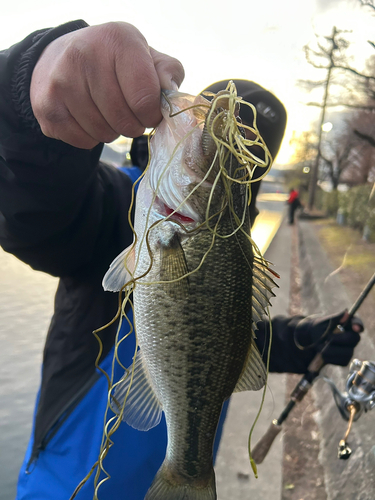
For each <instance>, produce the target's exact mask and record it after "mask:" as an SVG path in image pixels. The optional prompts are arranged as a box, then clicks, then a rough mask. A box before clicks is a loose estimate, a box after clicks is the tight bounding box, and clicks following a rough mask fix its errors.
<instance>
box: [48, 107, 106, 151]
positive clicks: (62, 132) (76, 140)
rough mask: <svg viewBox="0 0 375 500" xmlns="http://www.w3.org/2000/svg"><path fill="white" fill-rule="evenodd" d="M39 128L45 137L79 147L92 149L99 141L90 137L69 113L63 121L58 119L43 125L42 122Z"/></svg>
mask: <svg viewBox="0 0 375 500" xmlns="http://www.w3.org/2000/svg"><path fill="white" fill-rule="evenodd" d="M40 128H41V130H42V132H43V134H44V135H45V136H46V137H50V138H52V139H57V140H59V141H63V142H66V143H67V144H70V145H71V146H74V147H75V148H79V149H92V148H94V147H95V146H97V145H98V144H99V142H100V141H98V140H97V139H95V138H94V137H91V136H90V135H89V134H88V133H87V132H86V131H85V130H84V129H83V128H82V127H81V126H80V125H79V124H78V123H77V121H76V120H75V119H74V118H73V117H72V116H71V115H69V116H67V117H66V118H65V119H64V120H63V121H62V120H61V119H60V121H59V123H57V124H56V123H55V124H53V122H52V121H49V122H48V123H47V124H46V126H45V127H44V125H43V122H42V123H40Z"/></svg>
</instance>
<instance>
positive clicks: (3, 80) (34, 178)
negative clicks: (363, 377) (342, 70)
mask: <svg viewBox="0 0 375 500" xmlns="http://www.w3.org/2000/svg"><path fill="white" fill-rule="evenodd" d="M183 77H184V71H183V67H182V65H181V64H180V63H179V62H178V61H177V60H176V59H174V58H172V57H170V56H168V55H166V54H162V53H160V52H158V51H156V50H155V49H153V48H152V47H149V46H148V44H147V41H146V40H145V38H144V36H143V35H142V34H141V33H140V32H139V31H138V30H137V29H136V28H135V27H134V26H132V25H129V24H127V23H106V24H103V25H98V26H88V25H87V24H86V23H85V22H84V21H73V22H69V23H66V24H63V25H61V26H58V27H56V28H50V29H42V30H39V31H37V32H34V33H32V34H30V35H29V36H27V37H26V38H25V39H24V40H22V41H21V42H20V43H18V44H15V45H13V46H12V47H11V48H9V49H8V50H4V51H2V52H0V244H1V246H2V247H3V249H4V250H5V251H7V252H11V253H12V254H14V255H15V256H17V257H18V258H19V259H21V260H22V261H24V262H26V263H27V264H29V265H30V266H31V267H32V268H33V269H36V270H40V271H43V272H45V273H49V274H51V275H53V276H57V277H59V285H58V288H57V291H56V297H55V311H54V315H53V318H52V321H51V324H50V327H49V330H48V334H47V338H46V344H45V348H44V353H43V367H42V376H41V384H40V389H39V391H38V395H37V400H36V406H35V414H34V420H33V428H32V434H31V438H30V443H29V446H28V449H27V451H26V456H25V460H24V463H23V465H22V468H21V471H20V474H19V481H18V488H17V500H28V499H37V500H51V498H53V499H54V500H69V498H70V496H71V495H72V494H73V492H74V490H75V488H76V487H77V485H78V484H79V483H80V482H81V481H82V479H83V478H84V477H85V476H86V474H88V473H89V471H90V470H91V468H92V466H93V464H94V463H95V462H96V461H97V459H98V455H99V450H100V444H101V439H102V433H103V423H104V414H105V408H106V405H107V389H108V386H107V380H106V378H105V377H104V375H103V374H102V373H101V372H100V371H99V370H97V368H96V366H95V363H96V360H97V357H98V354H99V346H98V341H97V339H96V338H95V337H94V336H93V335H92V332H93V331H94V330H96V329H97V328H99V327H101V326H103V325H106V324H107V323H109V322H110V321H111V320H112V319H113V317H114V316H115V314H116V311H117V307H118V297H117V295H116V294H112V293H108V292H104V291H103V289H102V285H101V283H102V279H103V276H104V274H105V272H106V271H107V269H108V267H109V265H110V263H111V262H112V260H113V259H114V258H115V257H116V256H117V255H118V254H119V253H120V252H121V251H122V250H123V249H124V248H126V247H127V246H129V244H130V243H131V242H132V238H133V234H132V231H131V228H130V225H129V221H128V210H129V206H130V200H131V197H132V195H131V193H132V183H133V180H134V179H131V178H130V177H129V175H127V174H126V173H125V172H122V171H121V170H120V169H118V168H113V167H111V166H108V165H105V164H104V163H102V162H100V160H99V159H100V154H101V151H102V148H103V143H106V142H111V141H113V140H115V139H116V138H117V137H118V136H119V135H124V136H127V137H139V136H141V135H142V134H143V133H144V130H145V128H152V127H155V126H157V125H158V123H159V122H160V120H161V118H162V116H161V111H160V95H161V89H177V88H178V86H179V85H180V84H181V82H182V80H183ZM242 82H243V86H242V87H241V90H240V93H241V95H243V96H244V98H246V99H248V100H250V101H251V102H254V105H256V107H257V110H258V122H259V123H258V128H259V130H260V132H261V134H262V135H264V137H265V141H266V143H267V145H268V147H269V149H270V151H271V153H272V155H273V157H275V156H276V154H277V151H278V149H279V147H280V143H281V140H282V136H283V134H284V128H285V116H286V114H285V110H284V111H282V110H283V109H284V108H283V106H282V104H281V103H280V101H278V99H277V98H276V97H275V96H273V95H272V94H271V93H270V92H268V91H266V90H265V89H263V88H262V87H260V86H259V85H256V84H254V83H253V82H247V83H246V81H245V80H242ZM247 90H248V93H247V94H246V92H247ZM256 93H258V94H257V95H258V98H257V97H256ZM278 110H279V111H278ZM139 167H140V168H142V167H141V165H139ZM254 189H257V188H254ZM255 198H256V191H254V193H253V200H252V207H251V213H252V219H254V218H255V216H256V207H255ZM127 312H128V315H129V317H130V319H131V311H127ZM345 318H346V313H345V312H340V313H338V314H336V315H334V316H330V317H328V318H320V319H319V318H315V319H313V320H311V319H306V318H303V317H302V316H298V317H292V318H287V317H281V316H280V317H276V318H273V320H272V326H273V338H274V341H273V344H272V349H271V360H270V369H271V371H277V372H282V371H283V372H285V371H287V372H294V373H303V372H305V371H306V368H307V366H308V365H309V363H310V361H311V359H312V358H313V357H314V355H315V353H316V350H317V349H319V348H320V346H321V342H322V341H323V339H322V336H323V334H324V332H325V331H326V328H327V326H328V325H330V324H338V323H343V322H344V321H345ZM269 326H270V325H269V323H268V322H267V321H262V322H260V323H259V324H258V328H259V329H258V331H257V343H258V346H259V348H260V352H267V348H266V346H267V343H268V339H269V336H268V330H269ZM249 328H250V325H249ZM362 329H363V326H362V325H361V324H360V322H359V321H358V320H353V321H352V322H351V323H350V324H348V325H346V326H345V332H344V333H342V334H340V335H337V336H335V337H336V338H335V340H334V342H332V344H331V346H330V348H329V349H327V351H326V352H325V354H324V356H325V358H324V359H325V362H326V363H336V364H341V365H345V364H347V363H348V362H349V360H350V358H351V356H352V354H353V349H354V347H355V345H356V344H357V343H358V341H359V338H360V337H359V332H360V331H361V330H362ZM116 331H117V325H116V324H111V325H110V326H109V327H108V328H105V329H104V330H102V331H101V332H99V334H98V335H99V337H100V340H101V345H102V350H101V351H100V357H99V360H98V362H99V366H100V368H101V369H103V370H105V371H106V372H108V373H109V372H110V370H111V363H112V359H113V354H114V341H115V336H116ZM128 331H129V326H128V324H127V322H124V324H123V327H122V330H121V332H120V336H124V335H126V334H127V333H128ZM15 333H17V332H15ZM19 333H20V334H22V333H23V332H19ZM295 336H296V337H297V339H298V341H299V343H300V344H303V345H306V346H307V345H312V346H313V347H312V348H311V349H306V350H302V351H301V350H299V349H298V347H297V345H296V343H295V342H294V338H295ZM134 347H135V341H134V335H133V336H131V337H129V338H128V339H126V340H125V341H124V342H122V343H121V346H120V349H119V352H118V355H119V358H120V359H121V361H122V363H123V364H124V365H125V366H129V365H130V363H131V359H132V356H133V353H134ZM122 374H123V370H122V368H120V367H118V371H116V372H115V374H114V380H115V381H116V380H118V379H119V377H121V376H122ZM111 416H113V414H110V415H109V418H110V417H111ZM224 418H225V409H224V411H223V417H222V420H221V422H220V424H219V431H218V439H217V441H216V445H215V453H216V450H217V445H218V442H219V438H220V432H221V429H222V423H223V419H224ZM113 442H114V444H113V446H112V447H111V448H110V450H109V453H108V456H107V457H106V459H105V462H104V467H105V469H106V470H107V472H108V473H109V475H110V476H111V477H110V480H108V481H106V482H105V483H104V484H103V485H102V486H101V488H100V490H99V498H100V499H101V500H113V499H115V498H119V497H121V499H123V500H143V498H144V495H145V493H146V491H147V490H148V488H149V486H150V484H151V482H152V479H153V477H154V475H155V473H156V471H157V470H158V468H159V466H160V464H161V462H162V460H163V458H164V454H165V448H166V428H165V421H164V419H163V420H162V422H161V423H160V425H159V426H157V427H155V428H154V429H151V430H150V431H148V432H139V431H136V430H134V429H132V428H131V427H129V426H128V425H126V424H125V423H123V424H122V425H120V427H119V429H118V431H117V432H116V433H115V434H114V436H113ZM103 477H104V476H102V478H103ZM93 493H94V488H93V476H91V477H90V479H89V480H88V481H87V482H86V483H85V485H84V486H83V487H82V489H81V490H80V491H79V492H78V494H77V496H76V499H77V500H91V499H92V498H93Z"/></svg>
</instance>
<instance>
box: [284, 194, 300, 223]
mask: <svg viewBox="0 0 375 500" xmlns="http://www.w3.org/2000/svg"><path fill="white" fill-rule="evenodd" d="M287 204H288V218H289V224H294V215H295V211H296V210H297V209H298V208H301V207H302V203H301V202H300V199H299V193H298V191H297V190H296V189H295V188H292V189H291V190H290V191H289V198H288V200H287Z"/></svg>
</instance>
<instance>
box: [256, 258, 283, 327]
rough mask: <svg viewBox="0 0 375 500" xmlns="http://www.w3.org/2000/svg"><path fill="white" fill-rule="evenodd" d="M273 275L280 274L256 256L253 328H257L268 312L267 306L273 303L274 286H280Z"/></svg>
mask: <svg viewBox="0 0 375 500" xmlns="http://www.w3.org/2000/svg"><path fill="white" fill-rule="evenodd" d="M273 276H277V277H278V275H277V274H276V273H273V272H272V271H271V270H270V269H269V267H268V262H266V261H263V260H261V259H258V258H256V257H255V258H254V262H253V283H252V318H253V328H254V329H256V328H257V326H256V324H257V323H258V321H261V320H262V318H263V316H264V315H266V314H267V307H268V306H270V305H271V302H270V300H271V299H272V297H275V294H274V293H273V291H272V288H279V286H278V285H277V284H276V283H275V281H274V280H273Z"/></svg>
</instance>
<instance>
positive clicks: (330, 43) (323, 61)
mask: <svg viewBox="0 0 375 500" xmlns="http://www.w3.org/2000/svg"><path fill="white" fill-rule="evenodd" d="M342 33H343V32H342V31H340V30H338V29H337V28H336V27H335V26H334V27H333V28H332V34H331V35H330V36H325V37H323V40H319V39H318V40H317V47H318V48H317V50H315V49H312V48H311V47H309V46H305V47H304V50H305V56H306V59H307V61H308V62H309V63H310V64H311V65H312V66H314V68H317V69H322V70H324V71H325V78H324V80H318V81H312V80H302V81H301V83H302V84H303V85H304V86H305V87H306V88H308V89H310V90H312V89H316V88H319V87H321V88H323V99H322V101H321V103H320V104H318V106H319V107H320V108H321V116H320V123H319V130H318V146H317V155H316V159H315V163H314V166H313V169H312V173H311V177H310V185H309V200H308V207H309V209H310V210H311V209H312V208H313V206H314V201H315V192H316V185H317V181H318V173H319V162H320V158H321V143H322V132H323V131H322V127H323V124H324V121H325V114H326V109H327V105H328V99H329V87H330V84H331V83H332V70H333V68H335V67H336V66H337V64H339V63H340V61H341V60H342V57H343V56H342V52H343V51H345V49H346V48H347V47H348V42H347V41H346V40H345V39H344V38H343V37H342V36H341V34H342Z"/></svg>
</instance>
